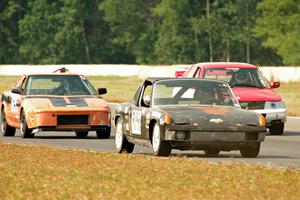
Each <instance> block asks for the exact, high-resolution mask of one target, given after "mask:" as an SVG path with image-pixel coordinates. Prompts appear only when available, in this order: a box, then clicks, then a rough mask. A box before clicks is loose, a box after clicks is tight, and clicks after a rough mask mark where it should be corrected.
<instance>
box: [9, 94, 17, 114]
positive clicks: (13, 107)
mask: <svg viewBox="0 0 300 200" xmlns="http://www.w3.org/2000/svg"><path fill="white" fill-rule="evenodd" d="M17 102H18V96H17V95H14V94H13V95H11V103H10V110H11V112H18V107H17Z"/></svg>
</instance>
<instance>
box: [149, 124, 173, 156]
mask: <svg viewBox="0 0 300 200" xmlns="http://www.w3.org/2000/svg"><path fill="white" fill-rule="evenodd" d="M152 148H153V152H154V155H156V156H169V155H170V153H171V151H172V147H171V144H170V142H168V141H163V140H162V138H161V131H160V127H159V124H158V123H155V124H154V127H153V131H152Z"/></svg>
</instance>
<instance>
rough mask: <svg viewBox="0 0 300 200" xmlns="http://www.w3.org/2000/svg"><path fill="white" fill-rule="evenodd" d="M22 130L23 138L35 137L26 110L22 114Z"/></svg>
mask: <svg viewBox="0 0 300 200" xmlns="http://www.w3.org/2000/svg"><path fill="white" fill-rule="evenodd" d="M20 132H21V136H22V138H33V137H34V133H32V130H31V129H29V128H28V126H27V122H26V116H25V113H24V112H22V116H21V127H20Z"/></svg>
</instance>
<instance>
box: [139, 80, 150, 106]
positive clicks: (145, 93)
mask: <svg viewBox="0 0 300 200" xmlns="http://www.w3.org/2000/svg"><path fill="white" fill-rule="evenodd" d="M151 92H152V85H151V84H149V85H145V86H144V91H143V95H141V99H140V106H142V107H149V106H150V105H149V104H148V103H147V102H146V101H147V100H146V99H147V98H148V99H149V100H150V98H151ZM149 102H150V101H149Z"/></svg>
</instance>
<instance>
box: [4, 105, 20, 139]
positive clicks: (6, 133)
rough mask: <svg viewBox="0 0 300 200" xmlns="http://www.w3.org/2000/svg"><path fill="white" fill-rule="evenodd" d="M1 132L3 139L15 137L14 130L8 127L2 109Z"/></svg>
mask: <svg viewBox="0 0 300 200" xmlns="http://www.w3.org/2000/svg"><path fill="white" fill-rule="evenodd" d="M1 132H2V135H3V136H5V137H9V136H10V137H11V136H15V133H16V128H14V127H12V126H10V125H8V123H7V121H6V115H5V111H4V109H2V110H1Z"/></svg>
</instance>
